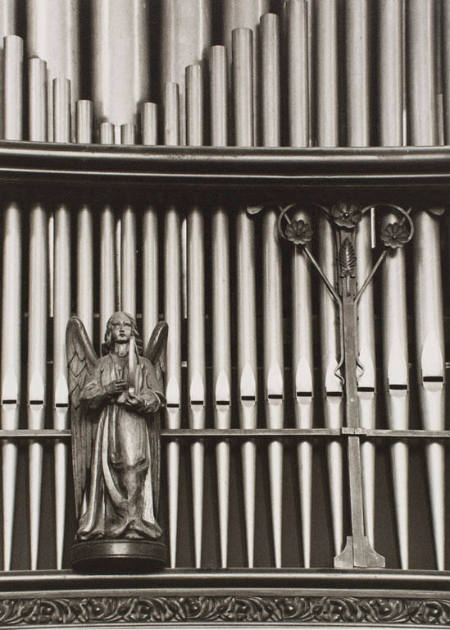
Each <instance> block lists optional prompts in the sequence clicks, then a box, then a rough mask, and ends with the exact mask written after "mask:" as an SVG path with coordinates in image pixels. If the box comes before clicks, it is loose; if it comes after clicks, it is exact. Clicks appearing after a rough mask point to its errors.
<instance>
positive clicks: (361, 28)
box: [345, 0, 376, 545]
mask: <svg viewBox="0 0 450 630" xmlns="http://www.w3.org/2000/svg"><path fill="white" fill-rule="evenodd" d="M369 37H370V35H369V5H368V1H367V0H346V4H345V41H346V45H345V65H346V68H345V69H346V83H345V85H346V105H347V107H346V111H347V144H348V145H349V146H352V147H363V146H369V140H370V103H369V72H370V67H369V59H370V57H369ZM356 255H357V259H358V266H357V283H358V286H359V287H361V286H362V285H363V284H364V281H365V279H366V278H367V276H368V274H369V272H370V269H371V267H372V252H371V221H370V216H369V215H368V214H366V215H365V216H364V217H363V218H362V219H361V221H360V223H359V225H358V229H357V235H356ZM357 325H358V346H359V347H358V354H359V362H360V364H361V365H362V366H363V371H362V373H361V374H359V377H358V398H359V416H360V423H361V426H363V427H365V428H367V429H374V428H375V418H376V415H375V413H376V410H375V374H376V370H375V328H374V325H375V324H374V312H373V285H372V284H369V286H368V287H367V288H366V289H365V291H364V294H363V295H362V297H361V300H360V301H359V304H358V323H357ZM361 463H362V474H363V501H364V524H365V533H366V535H367V537H368V538H369V541H370V543H371V544H372V545H373V543H374V529H375V445H374V444H373V443H371V442H369V441H367V442H365V443H364V444H362V445H361Z"/></svg>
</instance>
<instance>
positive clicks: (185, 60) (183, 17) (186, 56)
mask: <svg viewBox="0 0 450 630" xmlns="http://www.w3.org/2000/svg"><path fill="white" fill-rule="evenodd" d="M211 2H212V0H183V1H182V2H180V1H179V0H161V30H162V37H161V75H160V76H161V97H162V98H163V97H164V90H165V86H166V84H167V83H176V84H177V85H178V91H179V99H180V139H179V144H186V121H185V111H186V100H185V95H186V76H185V73H186V68H187V67H188V66H190V65H192V64H196V63H199V64H201V65H204V62H205V59H206V57H207V51H208V48H209V46H210V44H211V29H212V24H211V20H212V8H213V7H212V5H211ZM205 70H206V68H205Z"/></svg>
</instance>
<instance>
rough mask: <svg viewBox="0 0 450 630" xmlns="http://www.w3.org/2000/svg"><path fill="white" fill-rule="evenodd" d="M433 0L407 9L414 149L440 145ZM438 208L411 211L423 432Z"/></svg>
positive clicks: (429, 449)
mask: <svg viewBox="0 0 450 630" xmlns="http://www.w3.org/2000/svg"><path fill="white" fill-rule="evenodd" d="M434 20H435V16H434V2H432V0H410V2H409V3H408V11H407V55H408V57H407V71H408V74H407V86H408V104H409V111H408V114H409V117H408V134H409V135H408V138H409V141H410V142H411V144H413V145H416V146H431V145H436V144H438V136H437V102H436V76H435V68H436V60H435V49H434V43H435V23H434ZM433 211H434V212H436V211H437V212H440V211H441V210H440V209H439V208H437V209H436V208H430V209H429V210H419V211H418V212H416V213H414V218H415V235H414V241H413V242H414V274H415V317H416V322H415V325H416V350H417V368H418V381H419V393H420V405H421V411H422V421H423V425H424V428H425V429H428V430H433V429H434V430H443V429H444V426H445V386H444V383H445V344H444V322H443V310H442V276H441V252H440V234H439V218H438V217H437V216H435V214H434V213H433ZM426 456H427V467H428V479H429V491H430V500H431V515H432V523H433V535H434V546H435V555H436V564H437V568H438V569H439V570H443V569H444V554H445V552H444V549H445V510H444V507H445V471H444V465H445V450H444V446H443V445H441V444H439V443H437V442H430V443H428V444H427V445H426Z"/></svg>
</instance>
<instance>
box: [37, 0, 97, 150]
mask: <svg viewBox="0 0 450 630" xmlns="http://www.w3.org/2000/svg"><path fill="white" fill-rule="evenodd" d="M96 4H97V3H94V5H96ZM26 10H27V40H26V43H27V55H28V57H39V58H40V59H43V60H44V61H45V62H46V63H47V116H48V118H47V120H48V123H47V125H48V127H47V137H48V140H49V141H50V142H52V141H53V140H54V135H53V84H52V82H53V79H55V78H59V79H68V80H69V81H70V86H71V87H70V91H71V112H72V125H73V129H74V130H75V126H74V122H75V102H76V101H77V100H78V99H79V96H80V44H79V23H80V2H79V0H27V3H26ZM70 139H71V138H69V140H70Z"/></svg>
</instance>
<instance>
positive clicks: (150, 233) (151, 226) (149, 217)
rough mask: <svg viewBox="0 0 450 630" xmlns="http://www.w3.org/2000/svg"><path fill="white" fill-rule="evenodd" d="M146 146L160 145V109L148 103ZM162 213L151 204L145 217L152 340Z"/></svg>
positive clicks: (146, 300) (145, 287)
mask: <svg viewBox="0 0 450 630" xmlns="http://www.w3.org/2000/svg"><path fill="white" fill-rule="evenodd" d="M141 122H142V143H143V144H145V145H147V146H151V145H154V144H156V142H157V122H158V121H157V107H156V104H155V103H148V102H147V103H144V104H143V107H142V110H141ZM158 250H159V247H158V214H157V211H156V208H155V207H154V206H153V205H148V206H147V207H146V208H145V210H144V214H143V217H142V258H143V260H142V333H143V336H144V339H150V335H151V334H152V332H153V328H154V327H155V325H156V324H157V323H158V318H159V303H158V278H159V266H158Z"/></svg>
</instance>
